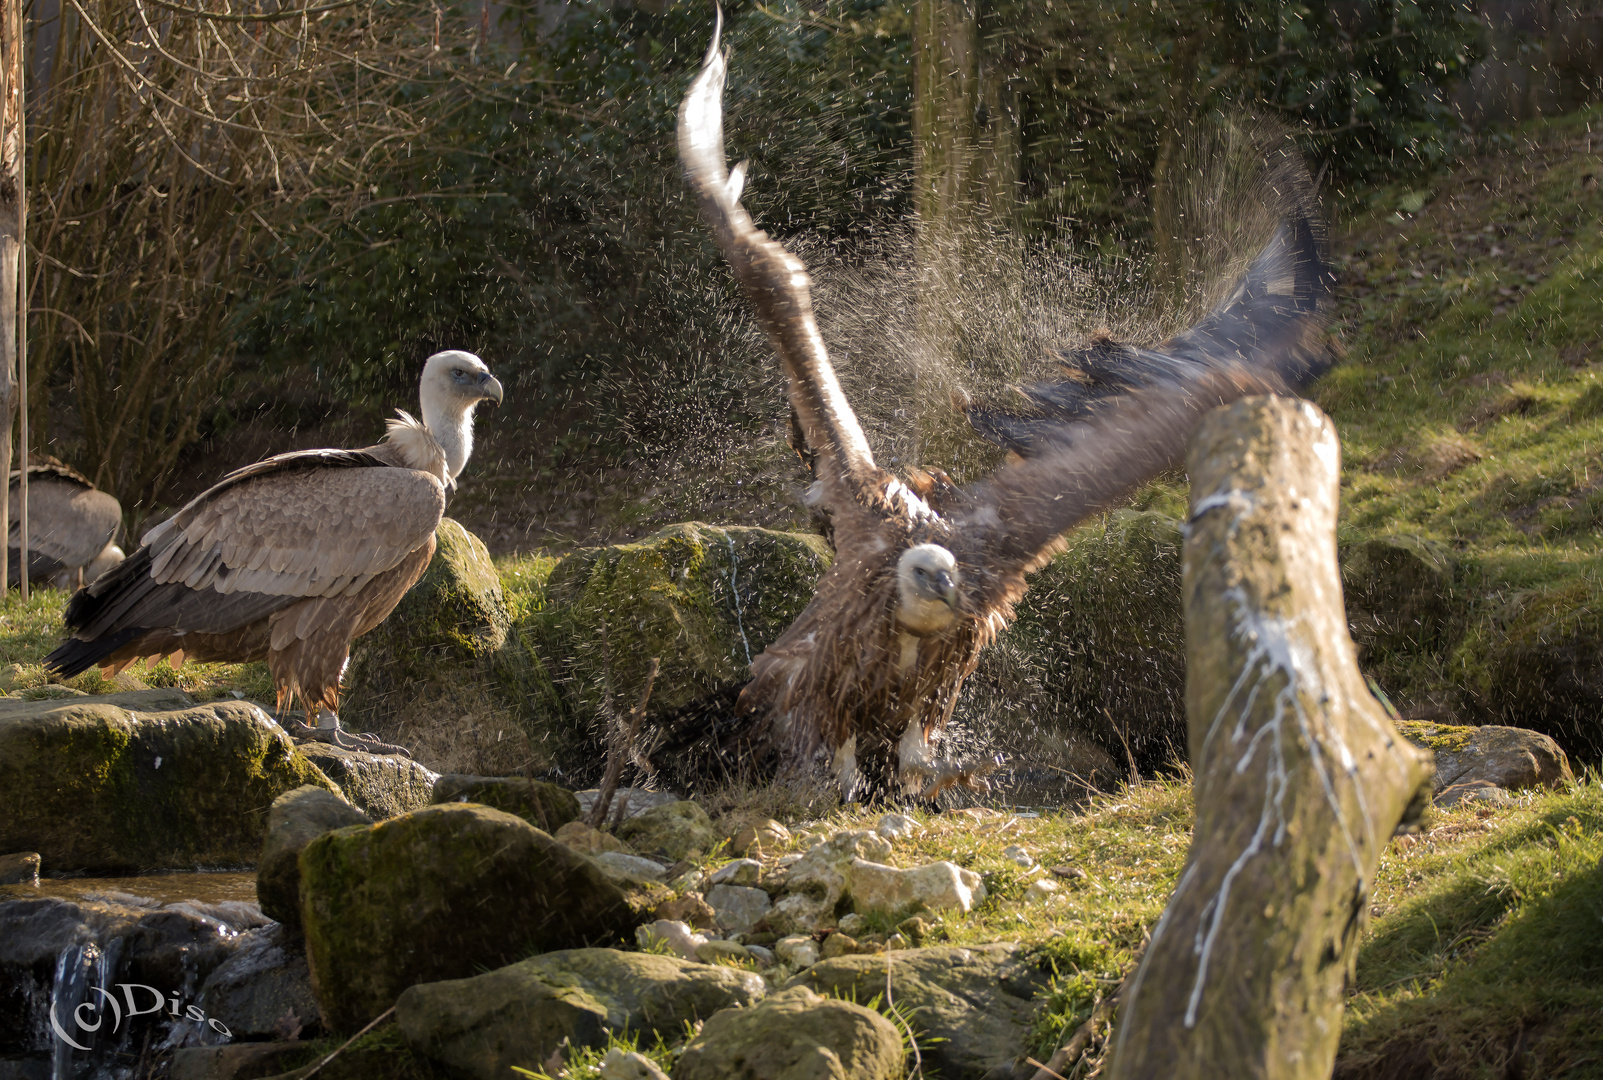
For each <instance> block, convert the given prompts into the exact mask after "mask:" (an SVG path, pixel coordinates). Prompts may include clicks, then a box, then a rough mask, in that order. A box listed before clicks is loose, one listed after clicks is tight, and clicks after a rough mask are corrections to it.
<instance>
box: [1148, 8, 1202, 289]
mask: <svg viewBox="0 0 1603 1080" xmlns="http://www.w3.org/2000/svg"><path fill="white" fill-rule="evenodd" d="M1208 29H1209V27H1208V23H1207V21H1206V20H1204V21H1203V22H1202V24H1201V25H1200V26H1198V27H1197V28H1196V29H1195V30H1193V31H1191V32H1190V33H1189V34H1186V35H1185V36H1183V37H1181V38H1180V39H1179V40H1178V41H1176V42H1175V47H1174V55H1173V56H1172V57H1171V58H1170V60H1169V98H1168V101H1167V103H1166V105H1165V108H1164V123H1163V133H1162V136H1161V137H1160V140H1159V142H1158V153H1157V157H1156V158H1154V159H1153V162H1152V190H1151V194H1150V196H1149V198H1150V201H1151V204H1152V249H1153V264H1154V266H1153V268H1154V271H1155V276H1156V278H1157V280H1158V282H1159V284H1160V285H1162V286H1164V287H1165V288H1166V290H1167V291H1168V292H1169V293H1170V294H1171V298H1173V299H1179V298H1180V297H1181V296H1182V295H1183V293H1184V289H1185V287H1186V285H1187V284H1188V282H1187V278H1188V276H1189V274H1188V271H1189V269H1190V266H1189V264H1190V261H1191V260H1189V259H1188V258H1187V257H1186V252H1187V250H1188V249H1187V240H1186V236H1185V232H1186V230H1187V228H1188V227H1189V226H1188V224H1187V222H1186V221H1185V220H1184V219H1183V215H1182V213H1181V210H1180V198H1179V191H1178V188H1179V183H1178V175H1177V174H1178V172H1179V170H1180V169H1181V167H1182V164H1183V163H1182V161H1181V149H1182V147H1183V146H1184V144H1185V139H1186V135H1187V134H1188V133H1189V132H1190V131H1191V130H1192V129H1193V127H1194V126H1195V125H1196V111H1197V104H1198V101H1199V98H1200V97H1201V90H1202V79H1201V77H1200V76H1199V74H1198V71H1197V61H1198V60H1199V59H1200V58H1201V56H1202V46H1203V44H1204V43H1205V42H1206V41H1207V38H1208Z"/></svg>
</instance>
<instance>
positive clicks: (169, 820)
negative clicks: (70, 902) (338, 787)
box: [0, 690, 334, 873]
mask: <svg viewBox="0 0 1603 1080" xmlns="http://www.w3.org/2000/svg"><path fill="white" fill-rule="evenodd" d="M306 784H313V785H316V786H318V787H321V788H325V789H327V790H331V791H332V790H334V785H333V784H331V783H330V782H329V780H328V778H327V777H326V776H324V775H323V774H322V773H321V772H320V771H319V770H318V769H317V768H316V767H315V766H314V765H312V764H311V762H309V761H307V759H306V758H305V757H304V756H303V755H301V754H300V752H299V751H297V750H296V748H295V745H294V743H292V742H291V741H290V740H289V738H288V737H287V736H286V735H285V734H284V732H283V730H282V729H281V728H279V727H278V725H276V724H274V723H273V722H272V720H271V719H269V718H268V716H267V714H266V713H264V712H263V711H262V710H261V709H260V708H259V707H257V706H255V705H252V704H250V703H249V702H244V701H227V702H217V703H212V704H208V705H194V704H192V703H191V702H190V701H189V699H188V698H187V697H185V696H184V695H183V694H181V693H179V692H177V691H173V690H144V691H136V692H133V693H125V694H111V695H107V696H103V697H91V696H85V697H73V698H66V699H63V700H58V701H34V702H30V701H17V700H3V701H0V851H37V852H38V853H39V854H40V855H41V856H42V858H43V862H44V865H45V866H46V867H47V868H48V869H49V871H50V872H51V873H61V872H65V871H76V870H84V871H95V872H103V873H125V872H128V871H133V870H140V869H149V868H154V867H162V866H240V865H251V864H254V863H255V862H256V857H257V854H258V853H259V852H260V850H261V842H262V833H263V827H264V825H265V824H266V821H265V819H266V814H267V808H268V807H269V806H270V805H272V802H273V800H274V799H276V798H278V796H280V795H282V794H284V793H285V792H287V791H293V790H294V789H296V788H298V787H301V786H303V785H306Z"/></svg>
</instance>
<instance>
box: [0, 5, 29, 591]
mask: <svg viewBox="0 0 1603 1080" xmlns="http://www.w3.org/2000/svg"><path fill="white" fill-rule="evenodd" d="M22 78H23V68H22V0H0V476H4V477H6V478H7V491H6V498H5V502H4V503H0V536H5V537H9V536H10V534H11V494H10V476H11V426H12V421H13V419H14V417H15V416H16V411H17V288H18V285H17V256H18V254H19V253H20V252H21V250H22V231H21V226H22V192H23V182H24V177H23V173H22V158H23V146H24V143H23V131H22V105H23V101H22ZM24 471H26V470H24ZM8 543H9V540H8ZM9 563H10V558H9V557H8V558H7V559H6V561H5V562H0V597H4V596H5V595H6V591H7V590H8V589H9V588H10V586H11V582H10V580H9V578H10V576H11V575H10V566H9V565H8V564H9Z"/></svg>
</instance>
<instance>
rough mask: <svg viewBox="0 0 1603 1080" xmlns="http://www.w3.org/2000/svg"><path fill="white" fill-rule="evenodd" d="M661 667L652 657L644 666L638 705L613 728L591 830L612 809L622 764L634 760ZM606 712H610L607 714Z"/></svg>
mask: <svg viewBox="0 0 1603 1080" xmlns="http://www.w3.org/2000/svg"><path fill="white" fill-rule="evenodd" d="M659 666H660V664H659V662H658V658H657V657H655V656H653V657H652V658H651V662H650V663H649V664H647V665H646V684H645V687H644V688H643V689H642V690H641V692H640V704H638V705H636V706H635V707H634V708H633V709H631V710H630V711H629V721H628V724H627V725H623V724H619V725H615V727H614V730H613V737H612V740H611V741H612V745H611V746H610V747H608V748H607V771H606V772H605V773H604V774H603V775H602V777H601V790H600V791H598V792H596V804H595V805H594V806H593V807H591V808H590V826H591V827H592V828H596V829H599V828H601V824H602V822H604V821H606V820H607V810H608V809H609V808H610V807H611V805H612V795H613V793H614V792H615V791H617V790H618V774H619V773H621V772H622V771H623V763H624V762H625V761H626V760H629V759H630V758H632V757H634V756H635V753H634V748H635V740H636V739H637V738H638V737H639V735H640V723H641V721H643V720H644V719H645V718H646V706H647V705H648V704H650V703H651V691H652V688H653V687H654V686H655V685H656V683H657V669H658V667H659ZM608 711H609V712H610V711H611V710H608ZM628 804H629V800H627V799H625V800H624V805H623V806H622V807H620V808H619V820H620V821H621V820H622V817H623V811H624V809H625V808H627V806H628Z"/></svg>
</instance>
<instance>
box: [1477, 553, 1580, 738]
mask: <svg viewBox="0 0 1603 1080" xmlns="http://www.w3.org/2000/svg"><path fill="white" fill-rule="evenodd" d="M1450 673H1451V674H1452V676H1453V679H1454V683H1455V685H1456V687H1457V689H1458V692H1459V705H1460V711H1461V712H1462V713H1463V714H1464V715H1466V716H1467V717H1471V718H1474V719H1476V720H1480V721H1483V722H1485V723H1490V724H1505V725H1509V726H1512V727H1523V728H1531V729H1533V730H1536V731H1540V732H1542V733H1543V734H1545V735H1550V736H1552V737H1553V738H1554V739H1556V740H1557V741H1558V743H1559V745H1560V746H1563V747H1564V748H1566V749H1567V750H1568V751H1569V752H1570V753H1572V754H1575V755H1577V756H1580V757H1582V758H1596V757H1598V756H1600V755H1603V588H1600V587H1599V586H1598V584H1597V583H1596V582H1594V581H1593V580H1591V578H1590V577H1589V576H1584V577H1576V578H1571V579H1569V580H1567V581H1561V582H1558V583H1555V584H1553V585H1551V586H1548V587H1546V588H1529V589H1524V590H1521V591H1519V592H1516V593H1514V594H1513V595H1511V596H1509V597H1507V598H1505V599H1503V600H1501V601H1499V602H1497V603H1495V604H1488V605H1487V610H1485V611H1484V612H1483V613H1482V614H1481V615H1480V616H1479V617H1478V618H1477V619H1476V621H1475V622H1474V623H1473V624H1472V625H1471V626H1470V628H1469V631H1468V633H1467V634H1465V636H1464V638H1463V640H1462V641H1460V642H1459V644H1458V646H1457V648H1456V649H1455V650H1454V651H1453V654H1452V665H1451V668H1450Z"/></svg>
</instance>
